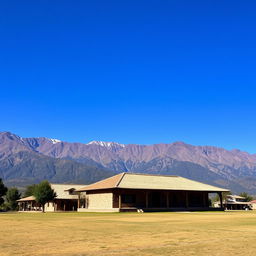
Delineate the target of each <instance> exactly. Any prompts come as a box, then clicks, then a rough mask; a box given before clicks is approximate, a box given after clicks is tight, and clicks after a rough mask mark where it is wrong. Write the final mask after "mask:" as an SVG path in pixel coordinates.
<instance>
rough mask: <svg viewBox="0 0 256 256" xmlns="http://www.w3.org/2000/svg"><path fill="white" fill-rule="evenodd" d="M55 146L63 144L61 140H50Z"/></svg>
mask: <svg viewBox="0 0 256 256" xmlns="http://www.w3.org/2000/svg"><path fill="white" fill-rule="evenodd" d="M49 140H50V141H51V142H52V143H53V144H56V143H59V142H61V140H57V139H49Z"/></svg>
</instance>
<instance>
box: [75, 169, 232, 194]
mask: <svg viewBox="0 0 256 256" xmlns="http://www.w3.org/2000/svg"><path fill="white" fill-rule="evenodd" d="M110 188H126V189H155V190H187V191H208V192H228V191H229V190H227V189H224V188H219V187H215V186H211V185H207V184H204V183H201V182H197V181H194V180H190V179H186V178H183V177H179V176H163V175H150V174H136V173H120V174H118V175H115V176H113V177H110V178H108V179H105V180H102V181H99V182H96V183H93V184H91V185H88V186H85V187H82V188H80V189H78V190H77V191H90V190H99V189H110Z"/></svg>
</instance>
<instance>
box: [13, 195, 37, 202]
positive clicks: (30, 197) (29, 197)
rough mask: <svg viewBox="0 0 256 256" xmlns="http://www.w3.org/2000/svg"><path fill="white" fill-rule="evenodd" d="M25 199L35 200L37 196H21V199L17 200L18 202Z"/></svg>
mask: <svg viewBox="0 0 256 256" xmlns="http://www.w3.org/2000/svg"><path fill="white" fill-rule="evenodd" d="M24 201H35V197H34V196H28V197H24V198H21V199H19V200H17V202H24Z"/></svg>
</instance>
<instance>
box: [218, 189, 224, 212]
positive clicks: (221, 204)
mask: <svg viewBox="0 0 256 256" xmlns="http://www.w3.org/2000/svg"><path fill="white" fill-rule="evenodd" d="M218 194H219V197H220V207H221V208H223V198H222V192H219V193H218Z"/></svg>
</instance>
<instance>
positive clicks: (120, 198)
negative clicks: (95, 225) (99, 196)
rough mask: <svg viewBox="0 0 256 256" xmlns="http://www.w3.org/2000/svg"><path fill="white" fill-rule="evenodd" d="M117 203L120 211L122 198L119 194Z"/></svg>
mask: <svg viewBox="0 0 256 256" xmlns="http://www.w3.org/2000/svg"><path fill="white" fill-rule="evenodd" d="M118 203H119V209H121V208H122V196H121V194H119V200H118Z"/></svg>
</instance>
